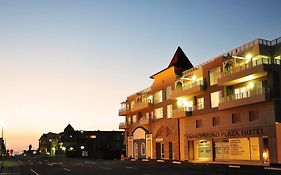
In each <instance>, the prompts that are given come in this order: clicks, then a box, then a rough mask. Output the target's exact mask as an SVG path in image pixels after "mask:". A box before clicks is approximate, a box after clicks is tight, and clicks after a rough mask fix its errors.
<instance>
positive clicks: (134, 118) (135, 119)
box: [132, 115, 137, 123]
mask: <svg viewBox="0 0 281 175" xmlns="http://www.w3.org/2000/svg"><path fill="white" fill-rule="evenodd" d="M132 122H133V123H137V115H133V116H132Z"/></svg>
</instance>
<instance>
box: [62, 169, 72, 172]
mask: <svg viewBox="0 0 281 175" xmlns="http://www.w3.org/2000/svg"><path fill="white" fill-rule="evenodd" d="M63 169H64V170H65V171H69V172H70V171H71V170H70V169H67V168H63Z"/></svg>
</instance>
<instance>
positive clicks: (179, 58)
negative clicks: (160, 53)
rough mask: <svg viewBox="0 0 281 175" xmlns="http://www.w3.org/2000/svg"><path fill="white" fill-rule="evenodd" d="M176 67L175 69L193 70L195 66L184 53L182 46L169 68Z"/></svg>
mask: <svg viewBox="0 0 281 175" xmlns="http://www.w3.org/2000/svg"><path fill="white" fill-rule="evenodd" d="M172 66H175V67H182V68H185V69H189V68H192V67H193V65H192V63H191V62H190V61H189V59H188V58H187V56H186V55H185V53H184V52H183V51H182V49H181V48H180V46H179V47H178V48H177V50H176V52H175V54H174V56H173V58H172V60H171V62H170V64H169V66H168V68H170V67H172Z"/></svg>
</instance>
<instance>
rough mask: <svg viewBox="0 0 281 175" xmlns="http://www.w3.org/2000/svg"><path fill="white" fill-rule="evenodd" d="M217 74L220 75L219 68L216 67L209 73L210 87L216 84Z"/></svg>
mask: <svg viewBox="0 0 281 175" xmlns="http://www.w3.org/2000/svg"><path fill="white" fill-rule="evenodd" d="M219 74H220V67H217V68H215V69H212V70H210V71H209V79H210V86H213V85H215V84H217V81H218V77H219Z"/></svg>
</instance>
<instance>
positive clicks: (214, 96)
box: [211, 91, 220, 108]
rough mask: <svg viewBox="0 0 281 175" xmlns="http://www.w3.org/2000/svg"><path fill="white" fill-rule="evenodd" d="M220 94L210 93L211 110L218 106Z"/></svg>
mask: <svg viewBox="0 0 281 175" xmlns="http://www.w3.org/2000/svg"><path fill="white" fill-rule="evenodd" d="M219 99H220V92H219V91H217V92H213V93H211V108H216V107H218V106H219Z"/></svg>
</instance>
